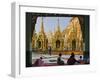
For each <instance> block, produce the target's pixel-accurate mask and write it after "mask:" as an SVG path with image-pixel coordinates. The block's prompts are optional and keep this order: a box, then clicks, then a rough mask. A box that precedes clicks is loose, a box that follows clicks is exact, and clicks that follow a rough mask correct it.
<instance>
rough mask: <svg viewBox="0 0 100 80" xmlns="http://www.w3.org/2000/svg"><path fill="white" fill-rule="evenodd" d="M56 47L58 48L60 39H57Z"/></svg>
mask: <svg viewBox="0 0 100 80" xmlns="http://www.w3.org/2000/svg"><path fill="white" fill-rule="evenodd" d="M56 48H60V41H59V40H57V41H56Z"/></svg>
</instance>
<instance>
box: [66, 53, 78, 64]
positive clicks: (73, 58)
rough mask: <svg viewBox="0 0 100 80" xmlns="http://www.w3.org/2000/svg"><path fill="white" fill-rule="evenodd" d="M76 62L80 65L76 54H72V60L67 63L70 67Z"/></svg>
mask: <svg viewBox="0 0 100 80" xmlns="http://www.w3.org/2000/svg"><path fill="white" fill-rule="evenodd" d="M76 62H78V63H79V61H77V60H76V59H75V54H74V53H71V56H70V58H69V59H68V61H67V64H68V65H74V64H75V63H76Z"/></svg>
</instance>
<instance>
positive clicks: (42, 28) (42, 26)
mask: <svg viewBox="0 0 100 80" xmlns="http://www.w3.org/2000/svg"><path fill="white" fill-rule="evenodd" d="M41 32H44V25H43V17H41Z"/></svg>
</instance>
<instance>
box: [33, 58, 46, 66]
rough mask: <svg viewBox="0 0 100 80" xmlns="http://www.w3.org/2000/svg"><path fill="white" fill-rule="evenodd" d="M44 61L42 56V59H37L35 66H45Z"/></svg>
mask: <svg viewBox="0 0 100 80" xmlns="http://www.w3.org/2000/svg"><path fill="white" fill-rule="evenodd" d="M43 64H44V62H43V61H42V57H40V59H37V60H36V61H35V63H34V66H43Z"/></svg>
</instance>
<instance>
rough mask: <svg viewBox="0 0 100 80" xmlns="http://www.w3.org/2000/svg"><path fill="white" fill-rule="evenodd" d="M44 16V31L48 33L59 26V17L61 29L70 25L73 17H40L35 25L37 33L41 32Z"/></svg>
mask: <svg viewBox="0 0 100 80" xmlns="http://www.w3.org/2000/svg"><path fill="white" fill-rule="evenodd" d="M42 18H43V24H44V31H45V32H46V33H48V32H54V30H55V29H56V28H57V26H58V19H59V25H60V29H61V31H63V30H64V29H65V28H66V27H67V26H68V24H69V22H70V20H71V19H72V17H38V18H37V22H36V25H35V30H36V33H38V32H40V28H41V22H42Z"/></svg>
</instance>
